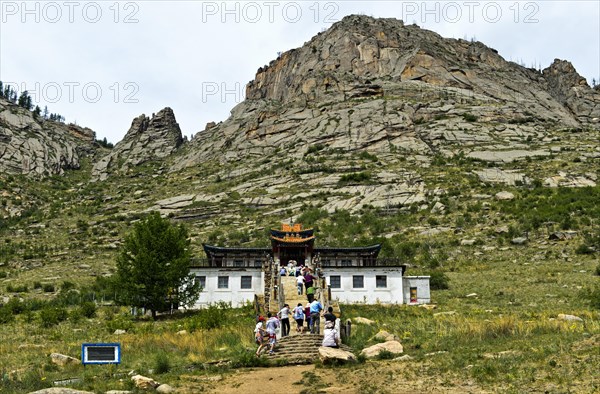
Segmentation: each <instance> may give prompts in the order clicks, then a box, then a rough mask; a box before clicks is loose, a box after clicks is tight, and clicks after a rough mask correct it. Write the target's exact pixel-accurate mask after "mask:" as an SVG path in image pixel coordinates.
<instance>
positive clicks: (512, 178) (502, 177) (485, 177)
mask: <svg viewBox="0 0 600 394" xmlns="http://www.w3.org/2000/svg"><path fill="white" fill-rule="evenodd" d="M473 172H474V173H475V174H477V176H478V177H479V179H480V180H481V181H482V182H486V183H503V184H505V185H508V186H515V185H517V184H521V185H523V184H527V183H529V182H530V180H529V178H527V177H526V176H525V175H524V174H521V173H518V172H514V171H503V170H501V169H499V168H485V169H483V170H480V171H473Z"/></svg>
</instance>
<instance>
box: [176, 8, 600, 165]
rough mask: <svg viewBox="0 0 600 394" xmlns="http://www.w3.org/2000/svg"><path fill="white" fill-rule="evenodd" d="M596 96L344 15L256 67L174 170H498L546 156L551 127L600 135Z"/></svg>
mask: <svg viewBox="0 0 600 394" xmlns="http://www.w3.org/2000/svg"><path fill="white" fill-rule="evenodd" d="M599 117H600V96H598V91H597V90H594V89H591V88H590V87H589V86H588V85H587V84H586V83H585V80H583V78H582V77H581V76H579V75H578V74H577V73H576V71H575V70H574V68H573V67H572V65H570V63H568V62H563V61H556V62H555V63H554V64H553V65H552V66H550V67H549V68H548V69H546V70H544V72H540V71H538V70H534V69H530V68H525V67H522V66H520V65H518V64H516V63H514V62H509V61H506V60H505V59H503V58H502V57H501V56H500V55H499V54H498V53H497V51H496V50H494V49H492V48H489V47H487V46H485V45H484V44H482V43H479V42H469V41H465V40H461V39H458V40H456V39H449V38H443V37H441V36H440V35H438V34H436V33H434V32H431V31H428V30H424V29H421V28H419V27H418V26H416V25H406V24H404V23H403V22H402V21H400V20H396V19H375V18H371V17H368V16H357V15H353V16H348V17H345V18H344V19H343V20H342V21H340V22H338V23H336V24H334V25H333V26H332V27H331V28H330V29H329V30H327V31H326V32H323V33H319V34H318V35H316V36H315V37H313V38H312V39H311V40H310V41H309V42H307V43H305V45H304V46H302V47H301V48H297V49H293V50H290V51H287V52H285V53H283V54H281V55H280V56H279V58H277V59H276V60H273V61H272V62H271V63H270V64H269V65H268V66H264V67H261V68H259V69H258V72H257V73H256V77H255V79H254V80H253V81H251V82H249V83H248V85H247V88H246V100H245V101H243V102H242V103H240V104H239V105H238V106H236V107H235V108H234V109H233V110H232V113H231V116H230V118H229V119H227V120H226V121H224V122H221V123H219V124H216V125H211V127H210V128H207V129H206V130H204V131H202V132H199V133H197V134H196V136H195V138H194V139H193V140H192V143H191V146H190V149H189V150H188V153H187V154H186V155H184V156H183V157H182V158H181V159H180V160H178V161H177V162H176V163H175V165H174V166H173V168H174V169H181V168H185V167H188V166H193V165H196V164H198V163H201V162H203V161H205V160H210V159H217V160H220V161H222V162H233V161H238V160H240V159H244V158H260V157H264V156H265V155H267V154H268V153H269V152H273V150H275V149H277V148H279V149H283V150H284V151H285V152H286V155H287V157H292V158H296V159H299V158H301V157H303V156H304V155H305V154H307V152H308V151H309V149H310V148H311V146H313V145H317V144H320V145H323V146H325V147H327V148H328V149H332V150H338V151H339V150H342V151H345V152H352V151H363V150H367V151H369V152H377V153H378V154H379V153H382V152H383V153H389V154H391V155H392V156H406V155H407V154H410V155H413V156H414V155H421V156H429V157H430V156H432V155H437V154H440V155H442V156H446V157H452V156H455V155H458V154H464V155H466V156H467V157H470V158H473V159H476V160H481V161H491V162H500V163H502V162H515V161H523V160H530V159H531V158H535V157H540V156H542V157H543V156H549V155H550V154H551V153H550V149H549V148H550V145H551V144H552V142H553V141H552V140H551V139H545V137H546V131H547V130H559V129H566V130H577V129H581V128H597V127H600V124H599V123H598V118H599Z"/></svg>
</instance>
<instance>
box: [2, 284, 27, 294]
mask: <svg viewBox="0 0 600 394" xmlns="http://www.w3.org/2000/svg"><path fill="white" fill-rule="evenodd" d="M6 291H8V292H9V293H27V292H28V291H29V288H28V287H27V285H16V286H13V285H8V286H6Z"/></svg>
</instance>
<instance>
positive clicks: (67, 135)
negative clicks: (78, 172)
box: [0, 98, 96, 178]
mask: <svg viewBox="0 0 600 394" xmlns="http://www.w3.org/2000/svg"><path fill="white" fill-rule="evenodd" d="M95 137H96V134H95V133H94V132H93V131H92V130H90V129H88V128H84V127H79V126H77V125H73V124H69V125H66V124H64V123H61V122H54V121H47V120H43V119H41V118H36V117H34V116H33V114H32V112H31V111H28V110H26V109H24V108H21V107H19V106H17V105H16V104H13V103H11V102H9V101H6V100H4V99H2V98H0V172H2V173H6V174H24V175H29V176H32V177H38V178H39V177H45V176H49V175H56V174H63V173H64V172H65V170H74V169H79V168H80V166H81V159H82V157H85V156H86V155H89V154H90V153H91V152H92V151H93V150H94V149H95V148H94V141H95Z"/></svg>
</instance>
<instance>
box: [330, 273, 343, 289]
mask: <svg viewBox="0 0 600 394" xmlns="http://www.w3.org/2000/svg"><path fill="white" fill-rule="evenodd" d="M329 285H330V286H331V288H332V289H341V288H342V278H341V276H339V275H331V276H330V277H329Z"/></svg>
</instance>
